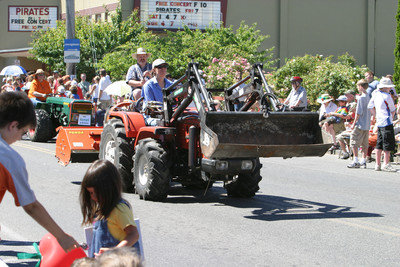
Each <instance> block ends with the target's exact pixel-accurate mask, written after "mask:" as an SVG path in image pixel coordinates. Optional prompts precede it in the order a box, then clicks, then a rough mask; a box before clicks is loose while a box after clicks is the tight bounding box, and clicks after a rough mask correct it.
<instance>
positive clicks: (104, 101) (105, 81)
mask: <svg viewBox="0 0 400 267" xmlns="http://www.w3.org/2000/svg"><path fill="white" fill-rule="evenodd" d="M100 77H101V78H100V82H99V99H98V105H99V108H100V109H106V108H108V107H109V106H110V105H111V96H110V95H108V94H107V92H104V90H105V89H106V88H107V87H108V86H109V85H110V84H111V83H112V82H111V80H110V76H108V75H107V72H106V70H105V69H101V70H100ZM99 102H100V103H99Z"/></svg>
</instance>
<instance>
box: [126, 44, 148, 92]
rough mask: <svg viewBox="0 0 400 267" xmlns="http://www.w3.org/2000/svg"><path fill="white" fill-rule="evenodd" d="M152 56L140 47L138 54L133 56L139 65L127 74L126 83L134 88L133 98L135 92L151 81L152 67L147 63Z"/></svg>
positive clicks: (133, 66)
mask: <svg viewBox="0 0 400 267" xmlns="http://www.w3.org/2000/svg"><path fill="white" fill-rule="evenodd" d="M150 56H151V53H147V52H146V50H145V49H144V48H142V47H139V48H138V49H137V51H136V53H134V54H132V57H133V58H134V59H136V60H137V63H136V64H134V65H132V66H131V67H130V68H129V69H128V72H127V73H126V83H127V84H129V85H130V86H131V88H132V93H131V96H133V95H134V93H133V91H134V90H140V89H141V88H142V87H143V85H144V84H145V82H146V81H148V80H149V79H151V69H152V65H151V64H150V63H148V62H147V60H148V59H149V57H150ZM135 93H136V94H138V93H137V92H135Z"/></svg>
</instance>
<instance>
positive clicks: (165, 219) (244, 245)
mask: <svg viewBox="0 0 400 267" xmlns="http://www.w3.org/2000/svg"><path fill="white" fill-rule="evenodd" d="M12 147H13V148H14V149H15V150H17V152H19V153H20V154H21V155H22V157H23V158H24V160H25V162H26V165H27V169H28V173H29V176H30V184H31V185H32V188H33V190H34V191H35V194H36V197H37V198H38V199H39V201H40V202H41V203H42V204H43V205H44V206H45V207H46V209H47V210H48V211H49V213H50V215H51V216H52V217H53V218H54V219H55V221H56V222H57V223H58V224H59V225H60V226H61V227H62V228H63V229H64V230H65V231H66V232H67V233H69V234H71V235H72V236H74V237H75V239H76V240H77V241H78V242H84V241H85V237H84V232H83V227H82V226H81V221H82V215H81V210H80V206H79V191H80V182H81V181H82V178H83V175H84V173H85V171H86V169H87V168H88V166H89V164H88V163H72V164H70V165H68V166H66V167H63V166H61V165H60V164H58V163H57V159H56V158H55V157H54V152H55V141H54V140H53V141H52V142H48V143H33V142H30V141H28V140H22V141H18V142H16V143H15V144H13V145H12ZM261 163H262V164H263V167H262V169H261V175H262V177H263V179H262V181H261V182H260V190H259V192H258V193H257V194H256V196H255V197H254V198H252V199H232V198H228V197H227V195H226V191H225V189H224V188H223V184H222V183H221V182H217V183H215V184H214V186H213V187H212V188H211V189H209V190H208V191H207V192H204V191H202V190H197V191H192V190H189V189H186V188H182V187H181V186H180V185H172V187H171V190H170V192H169V196H168V198H167V199H166V201H164V202H151V201H143V200H140V199H139V197H138V196H137V195H135V194H132V193H129V194H125V195H124V197H125V198H126V199H127V200H128V201H129V202H130V203H131V204H132V206H133V211H134V214H135V217H137V218H139V219H140V226H141V234H142V240H143V245H144V254H145V260H146V262H145V263H146V266H399V262H400V254H399V251H400V225H399V221H400V205H399V203H400V194H399V192H400V173H388V172H382V171H380V172H379V171H374V169H373V168H374V165H373V164H369V165H367V169H348V168H346V165H347V164H348V163H350V160H341V159H338V155H337V154H336V155H331V154H327V155H325V156H324V157H312V158H292V159H281V158H263V159H261ZM393 166H394V167H396V168H398V169H400V165H396V164H393ZM0 225H1V231H0V237H1V241H0V258H1V259H2V260H3V261H4V262H5V263H7V264H8V265H9V266H35V264H36V262H37V260H34V259H17V253H19V252H29V253H34V252H35V249H34V247H33V246H32V243H33V242H38V241H40V239H41V238H42V237H43V236H44V235H45V234H46V231H45V230H44V229H43V228H42V227H40V226H39V225H38V224H37V223H35V222H34V221H33V220H32V219H31V218H30V217H29V216H28V215H27V214H25V212H24V210H23V209H22V208H20V207H16V206H15V205H14V201H13V198H12V196H11V195H10V194H9V193H7V194H6V196H5V198H4V199H3V201H2V203H1V205H0Z"/></svg>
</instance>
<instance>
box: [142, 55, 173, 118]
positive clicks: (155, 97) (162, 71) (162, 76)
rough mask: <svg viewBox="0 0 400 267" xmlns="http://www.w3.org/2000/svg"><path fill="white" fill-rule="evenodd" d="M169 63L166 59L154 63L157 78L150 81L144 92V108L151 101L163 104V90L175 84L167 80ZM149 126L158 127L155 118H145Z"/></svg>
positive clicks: (146, 84) (144, 87)
mask: <svg viewBox="0 0 400 267" xmlns="http://www.w3.org/2000/svg"><path fill="white" fill-rule="evenodd" d="M167 68H168V63H167V62H165V60H164V59H161V58H159V59H156V60H154V62H153V71H154V73H155V76H154V77H153V78H151V79H150V80H148V81H147V82H146V83H145V84H144V86H143V91H142V96H143V98H144V99H143V108H145V107H146V106H147V103H148V102H149V101H157V102H163V92H162V89H163V88H167V87H169V86H170V85H172V84H173V82H171V81H170V80H168V79H167V78H166V76H167ZM145 120H146V124H147V125H156V124H155V121H154V119H153V118H149V117H145Z"/></svg>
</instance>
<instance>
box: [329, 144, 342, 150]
mask: <svg viewBox="0 0 400 267" xmlns="http://www.w3.org/2000/svg"><path fill="white" fill-rule="evenodd" d="M339 148H340V145H332V146H331V148H329V149H328V150H329V151H334V150H337V149H339Z"/></svg>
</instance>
